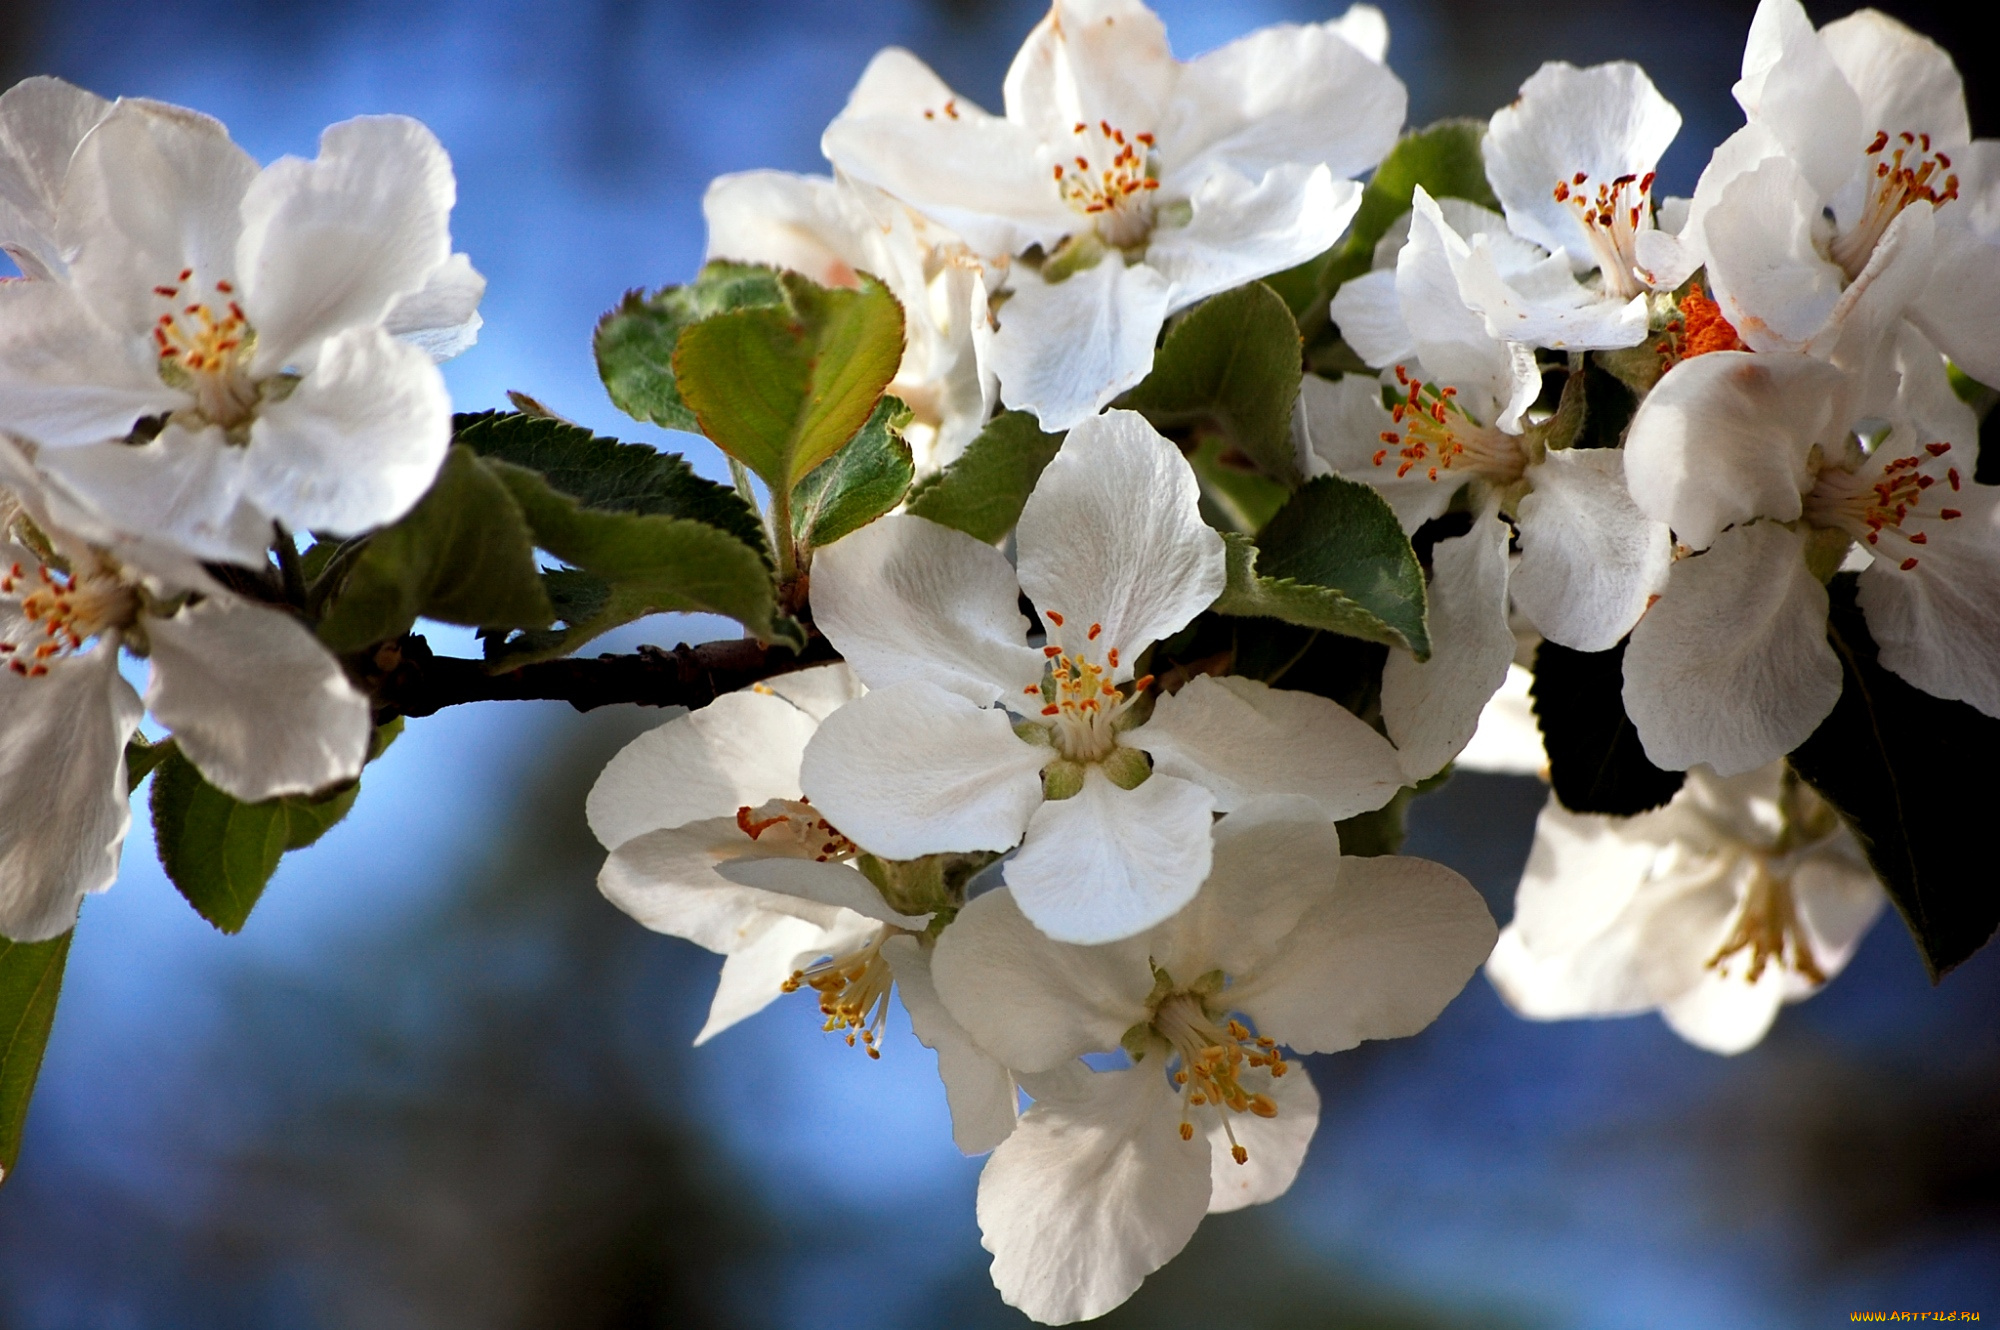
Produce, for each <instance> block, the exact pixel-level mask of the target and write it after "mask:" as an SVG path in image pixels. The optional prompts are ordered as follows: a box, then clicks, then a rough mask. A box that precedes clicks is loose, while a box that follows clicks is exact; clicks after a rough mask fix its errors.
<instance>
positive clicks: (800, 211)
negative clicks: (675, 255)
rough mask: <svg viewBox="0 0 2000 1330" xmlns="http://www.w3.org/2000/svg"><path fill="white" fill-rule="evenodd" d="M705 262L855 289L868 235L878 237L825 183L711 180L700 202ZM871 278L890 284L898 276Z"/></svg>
mask: <svg viewBox="0 0 2000 1330" xmlns="http://www.w3.org/2000/svg"><path fill="white" fill-rule="evenodd" d="M701 213H702V217H703V219H704V220H706V221H707V223H708V253H707V255H706V257H707V258H708V259H709V260H716V259H727V260H730V261H733V262H736V263H766V264H770V265H771V266H772V267H777V268H790V269H791V270H792V271H793V272H799V273H804V274H805V275H806V276H807V277H810V278H812V279H813V280H814V281H815V282H818V283H819V284H820V285H821V286H853V285H855V283H856V276H855V274H856V272H857V271H868V272H875V267H874V265H871V264H866V263H859V262H858V261H859V259H860V258H861V256H862V255H863V254H864V253H865V252H866V251H867V249H868V248H869V246H868V243H867V241H868V235H867V233H868V232H869V231H871V230H874V229H876V228H875V227H874V226H873V224H872V222H871V221H870V219H869V218H868V217H867V215H866V214H865V213H864V212H863V211H862V210H861V209H860V208H858V207H856V206H855V205H854V203H853V200H852V198H851V197H850V196H849V195H848V193H847V192H846V191H845V190H843V189H842V188H841V186H840V184H839V183H838V182H837V181H835V180H833V179H832V178H831V177H828V176H812V175H796V174H794V173H793V172H790V171H742V172H738V173H737V174H734V175H725V176H717V177H716V178H715V179H714V180H712V181H710V182H709V186H708V192H707V193H705V194H703V195H702V199H701ZM876 276H878V277H882V278H883V279H884V280H885V281H893V280H894V279H895V278H896V277H898V276H900V274H897V273H880V272H876Z"/></svg>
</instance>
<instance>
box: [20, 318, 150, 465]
mask: <svg viewBox="0 0 2000 1330" xmlns="http://www.w3.org/2000/svg"><path fill="white" fill-rule="evenodd" d="M156 364H157V362H155V361H154V360H153V359H152V358H151V357H149V356H146V355H145V354H144V353H143V351H142V350H141V349H140V348H139V347H138V344H137V342H136V341H135V340H134V339H130V338H121V337H119V336H116V335H115V334H114V333H113V332H112V331H111V330H110V329H108V328H106V327H105V326H104V325H103V324H102V323H100V322H99V321H98V320H97V319H96V318H95V317H94V316H92V314H91V313H90V311H89V310H88V309H86V308H85V307H84V305H83V302H82V301H80V300H78V299H77V297H76V294H75V293H74V292H73V291H71V290H70V289H69V288H68V287H67V286H64V285H63V284H62V283H60V282H57V281H52V280H28V281H12V282H0V418H4V419H5V420H6V422H7V428H8V430H9V431H10V432H12V433H14V434H16V435H19V436H21V437H23V438H26V439H30V440H32V441H34V442H35V443H38V444H41V445H42V446H43V447H45V448H50V449H56V448H73V447H78V446H88V445H90V444H94V443H100V442H102V441H104V440H107V439H122V438H124V437H125V436H126V435H127V434H129V433H130V432H131V430H132V426H133V424H134V423H135V422H137V421H138V419H139V418H140V417H141V416H149V415H154V414H157V413H160V412H163V411H171V410H172V409H174V408H175V407H177V406H181V405H184V404H185V402H186V398H185V397H184V396H183V395H182V394H181V393H179V392H176V391H175V390H174V389H172V388H169V387H167V385H166V384H164V383H162V382H160V376H159V374H158V372H157V369H156Z"/></svg>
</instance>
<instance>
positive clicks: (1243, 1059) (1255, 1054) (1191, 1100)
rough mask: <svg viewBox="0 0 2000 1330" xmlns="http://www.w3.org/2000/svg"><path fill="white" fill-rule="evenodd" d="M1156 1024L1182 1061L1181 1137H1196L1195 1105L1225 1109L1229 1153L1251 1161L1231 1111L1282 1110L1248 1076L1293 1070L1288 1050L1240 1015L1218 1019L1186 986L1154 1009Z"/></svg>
mask: <svg viewBox="0 0 2000 1330" xmlns="http://www.w3.org/2000/svg"><path fill="white" fill-rule="evenodd" d="M1152 1029H1153V1032H1154V1033H1155V1034H1157V1035H1159V1036H1160V1038H1162V1039H1164V1040H1165V1041H1166V1042H1167V1045H1168V1046H1169V1047H1170V1048H1171V1049H1172V1050H1173V1053H1174V1057H1175V1059H1176V1062H1177V1065H1176V1066H1175V1067H1174V1069H1173V1072H1172V1079H1173V1083H1174V1084H1175V1085H1176V1086H1178V1087H1179V1088H1180V1091H1181V1123H1180V1135H1181V1139H1182V1140H1184V1141H1191V1140H1193V1139H1194V1122H1193V1119H1192V1116H1191V1112H1190V1111H1191V1110H1192V1109H1196V1108H1213V1109H1215V1110H1217V1111H1218V1112H1219V1113H1220V1114H1221V1118H1222V1130H1223V1134H1224V1135H1226V1136H1227V1137H1228V1138H1229V1150H1230V1156H1231V1157H1232V1158H1234V1159H1235V1160H1236V1162H1237V1163H1239V1164H1242V1163H1247V1162H1248V1161H1249V1159H1250V1152H1249V1151H1248V1150H1247V1149H1245V1148H1244V1147H1243V1145H1242V1144H1241V1143H1239V1142H1238V1141H1237V1139H1236V1132H1235V1129H1234V1128H1233V1127H1232V1126H1231V1123H1230V1115H1231V1114H1234V1113H1248V1114H1250V1115H1252V1116H1253V1117H1260V1118H1274V1117H1276V1116H1277V1115H1278V1105H1277V1102H1276V1101H1275V1100H1273V1099H1272V1098H1271V1096H1270V1095H1269V1094H1266V1093H1263V1092H1261V1091H1258V1090H1253V1089H1251V1088H1249V1087H1247V1086H1246V1085H1245V1084H1244V1081H1245V1079H1246V1078H1249V1077H1252V1076H1254V1075H1256V1074H1258V1073H1262V1074H1263V1075H1265V1076H1267V1077H1269V1078H1270V1079H1271V1080H1276V1079H1277V1078H1278V1077H1280V1076H1283V1075H1284V1074H1285V1073H1286V1072H1288V1071H1290V1070H1291V1064H1289V1063H1288V1062H1286V1061H1285V1055H1284V1053H1283V1051H1282V1050H1280V1049H1279V1048H1278V1046H1277V1044H1276V1043H1275V1042H1274V1041H1272V1040H1270V1039H1265V1038H1260V1037H1258V1036H1256V1035H1253V1034H1252V1033H1251V1032H1250V1030H1249V1029H1248V1028H1247V1027H1246V1026H1245V1025H1244V1024H1243V1022H1241V1021H1240V1020H1237V1019H1235V1018H1233V1017H1231V1018H1229V1019H1227V1020H1224V1021H1222V1022H1220V1023H1218V1022H1217V1021H1216V1020H1215V1019H1214V1018H1213V1017H1211V1016H1210V1015H1209V1010H1208V1005H1207V1003H1206V1002H1205V1001H1204V1000H1203V999H1202V997H1201V996H1200V995H1199V994H1198V993H1194V992H1190V991H1186V990H1182V991H1179V992H1175V993H1171V994H1169V995H1168V996H1167V997H1166V998H1165V999H1164V1000H1162V1001H1161V1002H1160V1003H1159V1004H1158V1005H1157V1006H1156V1007H1155V1008H1154V1009H1153V1021H1152Z"/></svg>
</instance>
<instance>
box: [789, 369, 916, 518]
mask: <svg viewBox="0 0 2000 1330" xmlns="http://www.w3.org/2000/svg"><path fill="white" fill-rule="evenodd" d="M909 423H910V408H909V407H907V406H905V405H903V403H902V402H901V400H899V399H897V398H894V397H884V398H883V399H882V400H881V402H879V403H878V404H877V405H876V407H875V414H874V415H872V416H870V417H869V418H868V423H867V424H866V425H864V426H862V427H861V433H859V434H857V435H855V436H854V441H853V442H852V443H850V444H848V445H847V446H846V447H845V448H842V449H841V450H840V451H839V452H837V453H835V454H834V455H833V456H831V457H829V458H827V459H826V460H825V461H824V462H821V463H820V464H819V465H818V466H817V467H815V468H813V470H812V471H811V473H810V474H808V475H807V476H806V478H805V479H804V480H801V481H800V482H799V485H798V488H797V489H796V490H794V491H792V531H793V534H794V535H795V536H796V538H797V540H798V543H799V545H800V546H801V547H802V548H805V549H814V548H817V547H818V546H821V545H831V544H832V543H833V542H834V541H836V540H839V539H840V538H841V537H842V536H844V535H846V534H847V533H848V532H850V531H855V530H858V529H860V528H861V527H864V526H866V525H868V524H869V523H870V522H872V521H874V520H875V519H876V518H878V517H880V516H881V515H882V514H883V513H886V512H888V511H889V510H890V509H891V508H894V507H895V506H896V505H897V504H899V503H901V502H902V501H903V496H904V495H905V494H907V493H909V491H910V481H911V479H912V478H913V477H914V476H915V475H916V467H915V466H914V464H913V463H912V462H911V460H910V445H909V444H907V443H905V442H903V436H902V434H901V432H900V431H901V430H902V429H903V427H904V426H906V425H908V424H909Z"/></svg>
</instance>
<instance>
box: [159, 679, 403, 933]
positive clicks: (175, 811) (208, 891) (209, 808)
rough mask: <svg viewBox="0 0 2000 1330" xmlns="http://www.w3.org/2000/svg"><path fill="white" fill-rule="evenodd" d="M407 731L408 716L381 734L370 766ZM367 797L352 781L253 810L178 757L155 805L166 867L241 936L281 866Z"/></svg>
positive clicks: (210, 914) (166, 768) (173, 756)
mask: <svg viewBox="0 0 2000 1330" xmlns="http://www.w3.org/2000/svg"><path fill="white" fill-rule="evenodd" d="M402 731H403V722H402V718H401V717H398V718H397V719H395V720H393V721H391V722H390V723H389V724H387V725H383V726H380V727H378V728H377V729H376V731H375V734H374V737H373V738H372V739H371V740H370V742H369V747H368V760H369V761H371V762H372V761H374V760H375V759H376V758H377V757H380V756H381V755H382V752H383V750H384V749H386V748H387V747H388V746H389V745H390V744H392V743H394V742H395V740H396V736H397V735H399V734H401V733H402ZM163 746H164V745H163ZM360 792H361V783H360V782H359V781H353V782H350V783H349V784H348V785H346V786H344V787H341V788H339V789H336V790H333V791H331V792H329V793H327V794H323V795H319V796H317V797H315V796H312V795H288V796H285V797H283V798H278V799H266V800H264V801H263V802H262V803H254V804H246V803H243V802H241V801H239V800H236V799H233V798H231V797H230V796H229V795H227V794H224V793H223V792H222V791H221V790H218V789H216V788H215V787H214V786H213V785H210V784H209V783H208V782H207V781H206V780H204V779H202V775H201V772H199V771H197V770H196V769H195V766H194V763H192V762H190V761H188V760H187V759H186V758H185V757H183V756H181V754H180V752H179V751H178V750H175V751H172V752H170V753H168V754H167V755H166V756H165V757H164V758H162V759H161V761H160V762H159V764H158V766H157V767H156V768H155V770H154V773H153V793H152V798H151V802H150V806H151V808H152V812H153V841H154V846H155V848H156V849H157V850H158V851H159V855H160V866H161V867H162V868H164V869H166V872H167V877H168V878H169V879H171V880H172V882H173V884H174V886H175V887H176V888H177V889H178V890H179V891H180V893H181V895H182V896H184V897H186V898H187V903H188V904H189V905H192V906H194V908H195V912H196V913H197V914H199V915H201V917H202V918H204V919H206V920H208V922H209V923H211V924H213V925H215V927H216V928H218V929H220V930H221V931H222V932H225V933H237V932H241V931H242V929H243V925H244V923H245V922H246V921H247V920H248V919H249V918H250V911H251V910H252V909H254V908H255V907H256V904H257V902H258V900H259V899H260V898H262V896H263V894H264V888H265V886H266V885H268V884H269V882H270V880H271V874H272V873H274V872H276V871H277V869H278V860H280V859H281V858H283V857H284V855H285V853H286V852H287V851H289V850H302V849H304V848H305V847H306V846H308V845H311V844H312V843H313V842H314V841H316V840H318V839H319V838H320V837H321V836H323V835H325V834H326V833H327V831H328V830H330V829H331V828H332V827H333V825H334V824H335V823H337V822H339V821H340V820H341V819H342V818H344V817H346V816H347V813H348V810H349V809H351V808H353V807H354V800H355V797H356V796H357V795H359V794H360Z"/></svg>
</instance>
